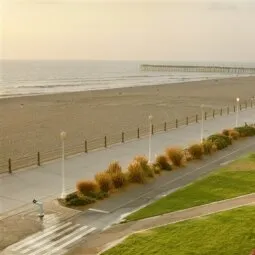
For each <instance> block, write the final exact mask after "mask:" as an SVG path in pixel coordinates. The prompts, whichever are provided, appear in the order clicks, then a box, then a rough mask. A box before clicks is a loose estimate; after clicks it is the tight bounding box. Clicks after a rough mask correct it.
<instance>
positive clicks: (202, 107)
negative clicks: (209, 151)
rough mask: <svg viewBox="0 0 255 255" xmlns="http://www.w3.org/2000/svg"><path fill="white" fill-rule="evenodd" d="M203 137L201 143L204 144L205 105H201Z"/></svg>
mask: <svg viewBox="0 0 255 255" xmlns="http://www.w3.org/2000/svg"><path fill="white" fill-rule="evenodd" d="M200 107H201V137H200V142H201V143H202V142H203V140H204V118H205V117H204V105H203V104H201V106H200Z"/></svg>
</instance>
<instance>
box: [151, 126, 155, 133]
mask: <svg viewBox="0 0 255 255" xmlns="http://www.w3.org/2000/svg"><path fill="white" fill-rule="evenodd" d="M151 134H152V135H153V134H154V126H153V124H151Z"/></svg>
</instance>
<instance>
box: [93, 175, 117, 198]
mask: <svg viewBox="0 0 255 255" xmlns="http://www.w3.org/2000/svg"><path fill="white" fill-rule="evenodd" d="M95 180H96V182H97V184H98V186H99V188H100V190H101V191H103V192H106V193H108V192H109V191H110V190H111V189H112V187H113V184H112V178H111V175H110V174H108V173H106V172H102V173H97V174H96V175H95Z"/></svg>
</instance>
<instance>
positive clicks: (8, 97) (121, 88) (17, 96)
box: [0, 75, 255, 102]
mask: <svg viewBox="0 0 255 255" xmlns="http://www.w3.org/2000/svg"><path fill="white" fill-rule="evenodd" d="M247 77H255V76H254V75H251V76H238V77H223V78H222V77H219V78H208V79H199V80H189V81H180V82H172V83H159V84H151V85H133V86H127V87H115V88H102V89H98V88H96V89H88V90H80V91H63V92H52V93H51V92H49V93H43V94H24V95H22V94H20V95H6V96H1V95H0V102H1V100H8V99H14V98H30V97H41V96H53V95H58V96H61V95H66V94H79V93H86V92H87V93H89V92H94V91H108V90H109V91H114V90H126V89H133V88H147V87H161V86H171V85H178V84H180V85H185V84H187V83H188V84H191V83H197V82H203V81H217V80H226V79H227V80H229V79H236V78H247Z"/></svg>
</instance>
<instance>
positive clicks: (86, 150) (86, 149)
mask: <svg viewBox="0 0 255 255" xmlns="http://www.w3.org/2000/svg"><path fill="white" fill-rule="evenodd" d="M84 151H85V153H88V142H87V140H85V142H84Z"/></svg>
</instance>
